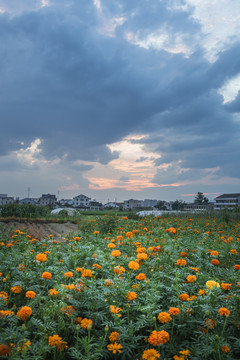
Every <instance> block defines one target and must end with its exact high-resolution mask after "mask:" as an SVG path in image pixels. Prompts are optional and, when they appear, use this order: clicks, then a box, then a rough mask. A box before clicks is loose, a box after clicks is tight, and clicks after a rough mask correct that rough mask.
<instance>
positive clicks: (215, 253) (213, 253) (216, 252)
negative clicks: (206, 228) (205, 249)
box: [210, 250, 219, 256]
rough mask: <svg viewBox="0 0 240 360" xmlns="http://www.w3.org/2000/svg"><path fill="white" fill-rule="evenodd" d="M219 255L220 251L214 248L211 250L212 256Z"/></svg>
mask: <svg viewBox="0 0 240 360" xmlns="http://www.w3.org/2000/svg"><path fill="white" fill-rule="evenodd" d="M218 255H219V253H218V251H214V250H212V251H211V252H210V256H218Z"/></svg>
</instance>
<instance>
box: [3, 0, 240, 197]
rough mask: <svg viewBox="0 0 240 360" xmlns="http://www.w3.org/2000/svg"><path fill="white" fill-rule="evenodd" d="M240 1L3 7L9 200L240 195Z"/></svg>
mask: <svg viewBox="0 0 240 360" xmlns="http://www.w3.org/2000/svg"><path fill="white" fill-rule="evenodd" d="M239 54H240V1H239V0H211V1H209V0H131V1H128V0H114V1H112V0H21V1H19V0H11V1H9V0H0V79H1V81H0V193H2V194H8V195H9V196H14V197H17V196H18V197H20V198H24V197H27V196H28V195H30V197H40V196H41V195H42V194H46V193H51V194H55V195H56V196H57V197H58V198H59V199H62V198H65V199H70V198H73V197H74V196H77V195H79V194H84V195H86V196H89V197H90V198H91V199H96V200H98V201H100V202H102V203H107V202H108V201H114V200H117V201H123V200H128V199H131V198H133V199H157V200H166V201H171V200H176V199H178V200H183V201H186V202H191V201H192V200H193V199H194V197H195V195H196V193H197V192H198V191H200V192H203V193H204V194H205V196H207V197H208V199H209V200H212V199H214V198H215V197H216V196H218V195H221V194H224V193H236V192H240V91H239V90H240V56H239Z"/></svg>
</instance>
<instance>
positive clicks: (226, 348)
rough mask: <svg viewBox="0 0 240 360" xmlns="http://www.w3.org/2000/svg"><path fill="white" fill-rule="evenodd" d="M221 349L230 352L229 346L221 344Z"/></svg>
mask: <svg viewBox="0 0 240 360" xmlns="http://www.w3.org/2000/svg"><path fill="white" fill-rule="evenodd" d="M221 351H222V352H224V353H229V352H230V349H229V347H228V346H226V345H225V346H221Z"/></svg>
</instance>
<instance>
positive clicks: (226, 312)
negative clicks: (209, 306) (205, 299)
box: [218, 307, 230, 316]
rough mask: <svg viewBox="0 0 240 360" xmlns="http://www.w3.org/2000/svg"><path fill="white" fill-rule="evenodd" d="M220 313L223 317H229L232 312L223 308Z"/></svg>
mask: <svg viewBox="0 0 240 360" xmlns="http://www.w3.org/2000/svg"><path fill="white" fill-rule="evenodd" d="M218 313H219V315H221V316H229V315H230V310H228V309H227V308H225V307H221V308H220V309H219V310H218Z"/></svg>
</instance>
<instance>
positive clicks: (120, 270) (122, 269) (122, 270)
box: [113, 265, 126, 275]
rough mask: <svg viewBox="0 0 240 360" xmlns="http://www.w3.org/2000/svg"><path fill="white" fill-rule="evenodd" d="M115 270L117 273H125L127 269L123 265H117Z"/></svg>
mask: <svg viewBox="0 0 240 360" xmlns="http://www.w3.org/2000/svg"><path fill="white" fill-rule="evenodd" d="M113 271H114V273H115V274H118V275H120V274H122V273H124V272H125V271H126V270H125V269H124V267H123V266H120V265H118V266H115V268H114V269H113Z"/></svg>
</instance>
